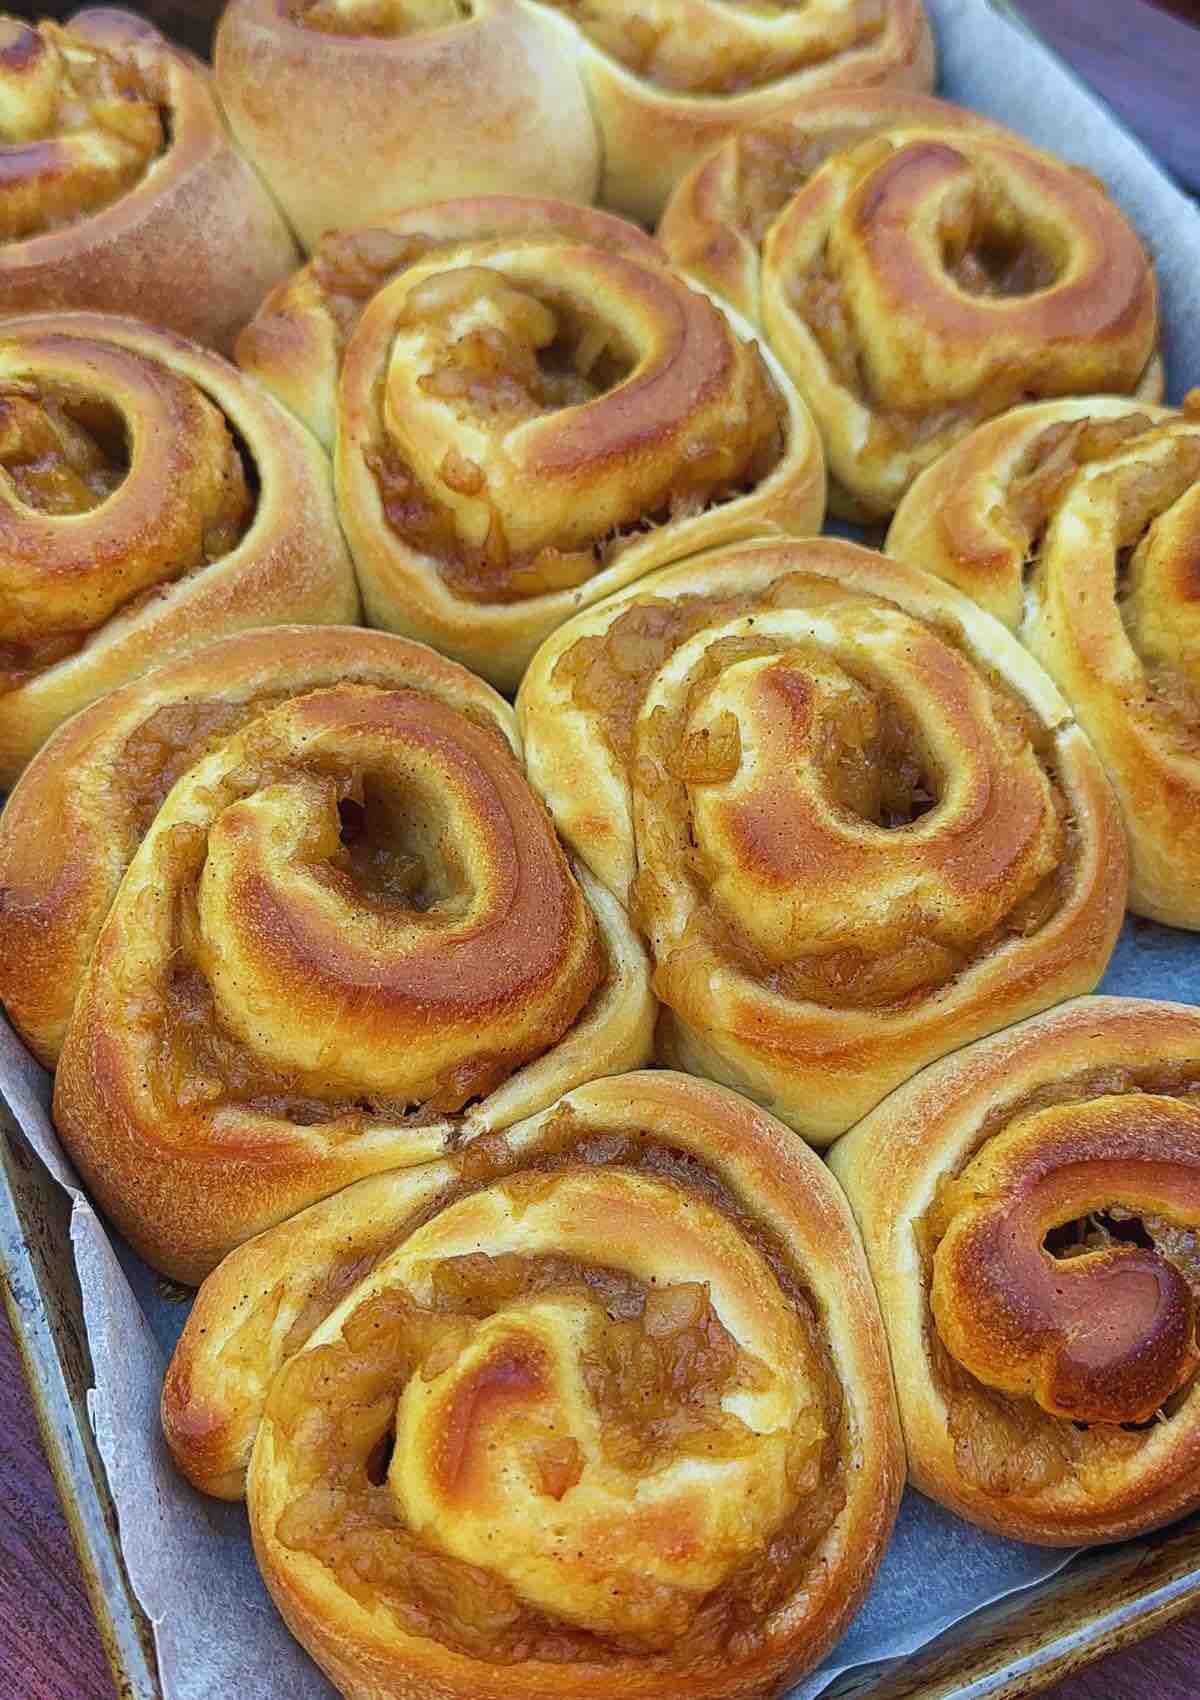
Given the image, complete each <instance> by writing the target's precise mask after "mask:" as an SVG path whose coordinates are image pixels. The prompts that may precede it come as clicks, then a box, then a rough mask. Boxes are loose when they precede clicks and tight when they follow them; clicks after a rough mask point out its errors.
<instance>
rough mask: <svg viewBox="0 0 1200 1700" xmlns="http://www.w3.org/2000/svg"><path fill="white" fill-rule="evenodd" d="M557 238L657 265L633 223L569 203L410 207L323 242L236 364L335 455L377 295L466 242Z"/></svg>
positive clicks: (484, 198) (269, 306)
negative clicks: (344, 378)
mask: <svg viewBox="0 0 1200 1700" xmlns="http://www.w3.org/2000/svg"><path fill="white" fill-rule="evenodd" d="M515 236H529V237H533V238H537V237H543V238H546V237H553V238H558V239H561V240H563V241H565V242H580V243H587V244H588V246H590V247H593V248H600V249H603V250H605V251H607V252H614V253H628V254H630V255H632V256H634V257H636V258H642V259H647V260H652V261H656V262H661V261H662V258H663V253H662V250H661V248H659V246H658V244H657V243H656V242H654V241H652V239H651V238H650V237H648V236H647V235H645V234H644V232H643V231H641V230H639V229H638V227H637V226H636V225H635V224H630V223H629V222H628V221H627V220H625V219H621V218H614V217H613V215H612V214H611V213H605V212H600V211H598V210H597V209H595V208H592V207H580V206H575V205H574V204H573V203H572V202H570V201H555V200H544V199H534V198H532V197H529V196H518V195H477V196H474V197H471V198H463V199H460V200H454V201H441V202H438V203H435V204H432V205H428V206H420V207H412V208H410V209H409V210H408V211H407V212H402V213H397V214H395V215H393V216H392V217H390V218H388V219H386V220H382V221H380V222H379V223H378V224H375V225H372V226H369V227H368V228H366V229H362V230H334V231H330V232H329V233H328V234H327V235H325V236H323V237H322V238H321V239H320V241H319V242H318V243H317V244H316V246H315V248H314V249H313V253H312V258H311V260H310V261H309V263H308V264H307V265H306V266H302V267H301V268H300V270H299V271H297V272H295V273H294V274H293V275H292V276H291V277H290V278H288V279H287V280H286V281H285V282H283V283H281V284H279V285H278V286H277V287H276V288H275V289H273V290H272V291H271V293H270V295H268V296H267V298H266V300H265V301H264V302H263V303H262V305H261V307H260V308H259V310H258V312H257V313H256V314H255V315H254V317H253V319H251V321H250V323H249V324H248V325H247V326H246V327H245V329H244V330H243V331H242V332H241V335H240V336H239V337H238V343H237V360H238V364H239V366H241V367H242V368H243V370H245V371H247V372H251V373H253V375H254V376H255V377H256V378H260V379H261V380H262V381H263V383H265V384H266V385H267V386H268V388H269V389H271V390H273V391H274V392H275V394H276V395H277V396H279V398H280V399H281V400H282V401H285V402H286V403H287V405H288V406H289V407H290V408H291V409H292V411H293V413H296V414H298V415H299V416H300V418H301V419H303V420H304V422H305V424H306V425H307V426H308V427H309V428H310V430H312V431H315V432H316V434H317V436H318V437H320V438H321V440H322V442H324V443H325V444H326V445H327V446H328V447H329V448H332V447H333V442H334V437H335V434H336V430H337V418H336V410H337V385H338V375H339V372H340V370H341V364H342V357H343V355H344V353H345V347H346V343H347V341H348V339H349V337H350V335H351V333H352V332H353V331H354V328H355V326H356V325H357V324H358V321H359V319H360V317H361V316H362V313H363V311H364V309H365V308H366V306H367V305H368V303H369V302H370V301H371V299H372V297H374V296H375V295H377V294H378V293H379V291H380V290H381V289H382V288H383V287H384V285H385V284H387V283H390V282H391V281H392V280H393V279H394V278H397V277H400V276H402V275H403V274H404V273H405V272H406V271H407V270H408V269H409V267H410V266H413V265H416V264H418V263H420V262H422V261H426V260H428V259H430V258H432V257H433V256H435V255H445V256H446V257H447V258H449V257H450V256H451V255H452V254H453V252H454V251H455V250H456V249H457V248H459V247H461V246H463V245H466V244H470V243H474V242H491V241H496V240H498V239H501V238H503V237H515Z"/></svg>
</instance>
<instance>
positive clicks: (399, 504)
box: [240, 199, 824, 689]
mask: <svg viewBox="0 0 1200 1700" xmlns="http://www.w3.org/2000/svg"><path fill="white" fill-rule="evenodd" d="M422 226H424V227H425V228H424V229H422ZM406 227H407V228H406ZM489 230H490V231H491V232H492V235H491V237H490V239H484V238H483V237H482V236H481V237H480V238H479V239H473V238H474V237H475V233H476V232H479V233H486V232H488V231H489ZM364 273H365V274H366V280H367V281H366V288H364V287H363V275H364ZM381 274H382V286H381V287H379V288H378V289H377V291H376V292H375V293H373V294H369V290H370V287H371V285H372V284H373V283H374V282H375V280H376V278H377V277H379V276H380V275H381ZM366 294H369V298H368V299H366V301H365V304H363V299H362V298H363V296H364V295H366ZM347 329H349V338H348V340H346V341H344V340H343V339H344V338H345V334H346V330H347ZM240 353H241V356H242V358H243V359H244V360H245V361H246V363H247V364H248V366H249V367H250V369H251V370H253V371H255V372H257V373H258V374H259V375H260V376H262V377H263V378H265V379H266V381H267V382H269V383H270V384H271V385H272V387H274V388H275V389H276V390H277V393H279V394H280V395H281V396H283V397H284V398H285V399H286V400H288V401H289V403H290V404H291V405H292V406H293V407H294V408H295V409H296V410H297V411H298V412H300V413H301V414H302V415H303V416H305V417H307V418H312V419H313V420H314V422H317V423H318V425H319V428H321V429H324V430H327V431H332V430H333V423H332V415H331V409H330V399H329V398H330V395H331V392H332V388H333V383H334V380H335V374H338V368H339V362H340V375H338V376H337V378H336V383H337V400H336V417H337V424H336V451H335V466H336V477H337V488H338V498H339V505H340V511H341V515H342V521H343V525H344V526H345V529H346V534H347V537H348V539H349V542H350V546H351V549H352V551H353V553H354V556H355V561H356V564H357V567H358V571H359V579H360V583H361V584H362V587H363V595H364V599H365V601H366V604H367V611H368V616H369V618H370V619H371V620H372V621H373V623H375V624H377V625H382V626H386V627H389V628H391V629H393V630H400V631H403V632H405V633H406V634H407V635H409V636H414V637H417V638H420V639H421V640H422V641H425V642H429V643H431V644H433V645H434V646H435V647H437V648H439V649H441V650H443V651H444V652H445V653H447V654H450V655H453V656H454V657H455V658H456V659H457V660H460V661H463V662H465V663H466V664H468V665H470V666H472V667H473V668H475V669H476V670H477V671H479V672H481V673H482V674H484V676H485V677H487V678H488V679H490V680H491V682H492V683H493V684H496V685H498V686H499V687H501V688H504V689H512V688H515V686H516V684H517V682H518V681H519V679H520V676H521V673H522V672H523V671H524V668H525V665H526V664H527V662H528V659H529V656H530V655H531V654H532V652H533V650H534V649H535V648H536V646H537V644H538V642H540V640H541V639H542V638H543V637H544V636H545V635H546V634H547V633H548V632H550V631H552V630H553V629H554V627H555V626H556V625H558V624H560V623H561V622H562V620H563V619H565V618H566V617H567V616H568V615H570V614H571V613H572V612H574V611H575V610H576V609H578V608H579V607H580V606H582V605H586V604H588V603H592V602H596V601H599V600H600V599H601V597H603V596H604V595H605V594H606V593H607V592H608V591H611V590H615V589H618V588H620V587H621V586H622V585H624V584H628V583H629V582H631V581H632V580H634V579H636V578H639V577H641V576H642V575H643V574H645V573H646V572H648V571H649V570H651V569H652V568H653V567H654V566H657V565H660V564H662V563H663V562H666V561H670V560H676V559H681V558H683V557H685V556H687V555H690V554H693V553H695V552H696V551H697V550H699V549H701V548H704V547H706V546H708V545H711V544H713V543H715V542H719V541H724V540H731V539H735V538H742V537H746V536H752V535H756V534H760V533H763V532H784V533H789V534H791V533H796V534H800V535H806V534H807V533H808V532H809V531H811V529H812V528H813V527H814V526H815V525H816V524H817V523H819V518H820V512H821V508H822V504H823V492H824V478H823V467H822V464H821V460H820V453H819V448H818V444H817V440H816V436H815V432H814V430H813V427H812V423H811V420H810V419H809V418H808V415H807V413H806V411H805V409H804V407H803V404H802V403H800V401H799V399H798V397H797V396H796V394H795V392H794V390H792V388H791V386H790V385H789V384H788V381H787V379H786V377H785V376H784V374H783V373H782V372H781V371H780V369H779V367H778V365H777V364H776V363H775V362H774V360H773V357H772V356H771V355H770V353H769V351H767V350H766V349H764V348H763V347H761V346H760V345H759V344H758V343H757V342H755V341H754V339H753V337H752V335H751V334H750V331H749V327H747V326H746V325H744V324H743V323H742V322H741V321H739V320H737V319H736V318H733V317H731V316H729V315H727V314H725V313H724V312H722V310H721V308H720V307H719V306H718V305H717V304H716V303H714V302H713V301H712V300H711V299H710V298H709V297H708V296H707V295H705V294H703V293H701V292H700V291H699V290H697V289H694V288H692V287H690V286H689V285H688V284H686V283H685V282H683V281H682V280H681V279H680V278H679V277H677V276H676V275H675V274H674V273H672V272H671V271H670V270H669V269H668V268H667V266H666V265H665V264H663V263H662V260H661V253H660V251H659V250H658V249H657V248H656V247H655V245H654V244H652V243H651V242H650V241H649V239H648V238H646V237H645V236H644V235H642V233H641V232H638V231H636V230H634V229H633V228H632V227H630V226H628V225H625V224H624V223H622V222H621V221H619V220H616V219H613V218H611V217H608V216H606V215H603V214H596V213H591V212H588V213H581V212H580V211H578V210H577V209H564V208H559V207H556V206H555V205H554V204H553V203H547V202H524V201H515V200H511V199H509V200H503V201H500V202H498V203H491V204H489V203H488V202H487V201H485V200H477V201H474V202H460V203H457V204H455V203H451V204H447V205H446V206H442V207H435V208H432V209H429V210H428V212H427V213H425V214H410V215H407V216H406V217H404V218H402V219H397V220H395V221H393V226H392V229H391V230H390V231H387V232H371V233H365V234H363V235H360V236H358V237H354V238H351V239H348V240H347V241H345V242H343V243H340V244H334V243H330V244H327V245H326V248H325V249H324V251H323V252H322V254H321V255H320V256H319V257H318V260H317V261H316V262H314V264H313V265H312V266H310V267H309V268H306V270H305V272H304V273H303V274H302V275H301V276H300V277H299V278H298V279H297V280H295V284H294V286H293V287H291V288H290V289H289V290H288V291H281V292H279V293H278V294H277V296H276V297H275V298H274V300H273V301H271V302H268V303H267V305H266V307H265V308H264V311H263V313H262V314H261V315H260V318H259V320H258V321H256V323H255V324H254V325H252V326H251V327H250V328H249V329H248V331H247V332H246V333H245V335H244V336H243V338H242V341H241V344H240Z"/></svg>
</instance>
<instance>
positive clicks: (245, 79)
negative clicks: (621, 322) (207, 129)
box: [214, 0, 599, 248]
mask: <svg viewBox="0 0 1200 1700" xmlns="http://www.w3.org/2000/svg"><path fill="white" fill-rule="evenodd" d="M576 53H577V49H576V46H575V41H574V32H573V31H572V30H571V29H570V28H569V27H568V26H566V25H565V24H564V23H563V22H562V20H561V19H560V18H558V17H557V16H555V14H554V13H553V12H552V11H548V10H543V9H542V8H541V7H539V6H533V5H526V4H525V3H524V0H463V3H462V4H459V3H458V0H230V3H229V4H228V5H227V6H226V8H225V11H224V13H223V15H222V18H221V22H220V26H219V28H218V30H217V38H216V46H215V53H214V57H215V64H216V85H217V92H218V93H219V95H220V97H221V102H222V104H223V106H224V108H225V112H226V115H227V116H228V119H229V122H230V126H231V127H232V130H233V133H234V136H235V137H236V138H237V141H238V143H239V145H240V146H241V147H242V148H244V150H245V152H246V153H247V155H248V156H249V157H250V159H251V160H253V162H254V164H255V165H256V166H257V167H258V169H259V170H260V171H261V172H262V174H263V176H264V177H265V179H266V181H267V183H268V184H269V186H270V188H271V189H272V191H273V192H274V194H275V196H276V198H277V199H278V201H279V204H280V206H282V208H283V210H284V212H285V213H286V214H287V216H288V218H289V219H290V220H291V222H292V225H293V228H294V229H295V230H296V231H297V233H298V234H299V237H300V240H301V241H302V242H303V243H304V245H305V247H306V248H311V247H312V246H313V244H314V243H315V242H316V241H317V239H318V237H320V236H322V235H324V233H325V232H326V231H327V230H339V229H344V228H347V227H351V226H355V225H363V224H369V223H371V222H372V221H373V220H375V219H379V218H383V217H385V216H387V215H388V214H391V213H395V212H398V211H400V210H401V209H402V208H404V207H407V206H413V205H419V204H420V203H421V202H424V201H439V200H443V199H445V197H447V196H449V195H482V194H487V193H488V192H489V191H490V190H496V189H499V190H505V191H508V192H512V193H514V194H541V195H560V196H562V197H563V199H565V200H570V201H590V200H591V199H592V197H593V195H594V194H595V190H596V183H597V175H598V172H599V147H598V142H597V138H596V132H595V126H594V124H593V123H592V120H591V117H590V115H589V113H588V104H587V97H586V95H585V93H584V89H583V84H582V82H581V81H580V77H579V73H578V71H577V69H576V66H575V59H576Z"/></svg>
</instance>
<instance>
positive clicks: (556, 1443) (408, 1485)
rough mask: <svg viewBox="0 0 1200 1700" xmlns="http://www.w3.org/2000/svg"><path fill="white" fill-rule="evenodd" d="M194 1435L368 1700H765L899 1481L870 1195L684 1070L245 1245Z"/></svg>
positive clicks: (183, 1386)
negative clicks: (849, 1186) (866, 1231)
mask: <svg viewBox="0 0 1200 1700" xmlns="http://www.w3.org/2000/svg"><path fill="white" fill-rule="evenodd" d="M163 1419H164V1426H165V1429H166V1434H167V1439H168V1441H169V1443H170V1446H171V1448H172V1451H173V1452H174V1454H175V1458H176V1461H177V1463H178V1464H179V1465H180V1467H181V1468H182V1469H183V1470H184V1472H185V1473H186V1474H187V1475H188V1476H189V1477H190V1479H191V1480H192V1481H193V1482H194V1483H195V1484H196V1485H197V1486H198V1487H200V1488H202V1489H203V1490H204V1491H206V1492H208V1493H215V1494H220V1495H222V1496H224V1497H228V1498H237V1497H239V1496H240V1495H241V1494H242V1492H243V1491H245V1492H247V1497H248V1500H249V1509H250V1522H251V1529H252V1532H253V1536H254V1545H255V1551H256V1554H257V1556H258V1561H259V1564H260V1566H261V1567H262V1570H263V1573H264V1575H265V1577H266V1580H267V1583H268V1586H269V1587H270V1589H271V1592H272V1595H273V1596H274V1598H275V1601H276V1604H277V1605H278V1606H279V1609H280V1610H281V1612H282V1613H283V1615H284V1617H285V1618H286V1619H287V1622H288V1624H289V1626H290V1627H291V1629H292V1631H293V1633H294V1634H295V1635H297V1637H298V1638H299V1639H300V1640H301V1641H302V1642H303V1644H304V1645H305V1647H307V1649H308V1650H309V1652H310V1653H312V1655H313V1657H314V1658H315V1659H316V1660H317V1662H318V1663H319V1664H320V1665H321V1667H322V1668H323V1669H324V1670H325V1671H326V1673H327V1674H328V1675H329V1676H330V1677H331V1678H332V1679H333V1681H334V1682H335V1683H336V1684H337V1685H338V1687H339V1688H340V1689H341V1691H342V1693H343V1694H345V1695H347V1696H348V1697H349V1700H374V1697H376V1696H379V1695H384V1694H388V1695H399V1694H422V1695H433V1694H436V1695H438V1696H440V1697H441V1700H457V1697H461V1700H524V1697H530V1700H533V1697H537V1700H551V1697H554V1696H560V1695H562V1694H564V1693H569V1694H570V1695H571V1696H572V1697H573V1700H605V1697H607V1696H630V1697H634V1696H637V1697H641V1700H676V1697H677V1696H679V1695H680V1694H682V1693H684V1692H686V1693H687V1694H688V1695H689V1696H695V1697H696V1700H735V1697H736V1700H756V1697H760V1696H761V1697H764V1700H765V1697H766V1696H768V1695H775V1694H777V1693H779V1692H780V1690H781V1689H782V1688H783V1687H786V1686H787V1683H788V1681H789V1679H792V1678H794V1677H796V1676H798V1675H799V1674H800V1673H801V1671H803V1670H805V1669H807V1668H808V1667H809V1666H810V1665H812V1664H815V1663H816V1662H817V1661H818V1660H819V1659H820V1658H821V1656H822V1655H823V1653H824V1652H825V1651H826V1649H827V1648H828V1647H829V1646H830V1645H831V1644H832V1643H833V1642H834V1641H835V1640H836V1639H837V1637H838V1635H839V1634H840V1633H841V1631H842V1630H843V1629H844V1628H845V1626H846V1624H847V1623H848V1622H849V1620H850V1618H851V1616H852V1615H853V1613H854V1611H855V1609H856V1608H857V1606H858V1604H859V1602H860V1601H861V1599H862V1598H863V1596H864V1594H865V1593H866V1591H867V1588H868V1587H869V1585H870V1582H871V1579H872V1577H873V1575H874V1572H875V1567H876V1565H877V1563H878V1560H879V1557H880V1555H881V1553H882V1550H883V1547H884V1545H885V1543H886V1541H887V1537H888V1534H889V1531H890V1529H891V1525H892V1520H893V1517H894V1515H895V1510H896V1504H897V1501H898V1498H899V1494H900V1489H901V1485H902V1481H903V1465H902V1448H901V1445H900V1437H899V1429H898V1426H897V1424H896V1418H895V1406H894V1401H893V1394H892V1388H891V1378H890V1372H889V1369H888V1361H887V1349H886V1345H885V1342H884V1337H883V1332H882V1328H881V1326H880V1322H879V1313H878V1308H877V1302H876V1299H875V1295H874V1293H873V1291H872V1290H871V1286H870V1279H869V1276H868V1274H867V1271H866V1265H865V1262H864V1260H863V1257H862V1251H861V1247H860V1245H859V1242H858V1239H857V1236H856V1234H855V1232H854V1225H853V1222H852V1221H851V1219H850V1214H849V1211H848V1209H847V1208H846V1204H845V1200H844V1199H843V1198H842V1196H841V1194H840V1193H839V1192H838V1190H837V1188H836V1187H835V1186H834V1184H833V1182H832V1181H831V1180H830V1178H829V1176H828V1174H827V1173H826V1171H825V1170H824V1168H823V1166H822V1165H821V1164H820V1163H819V1162H818V1161H817V1160H816V1159H815V1158H814V1157H813V1156H812V1154H811V1153H809V1152H807V1151H805V1149H804V1148H803V1147H802V1146H801V1145H800V1144H799V1143H798V1142H797V1141H795V1140H793V1139H791V1138H790V1137H789V1135H788V1134H787V1130H786V1129H784V1128H782V1127H781V1126H780V1125H779V1124H778V1123H777V1122H774V1121H772V1120H771V1118H770V1117H768V1116H766V1115H764V1114H762V1112H761V1111H758V1110H756V1109H754V1108H753V1106H752V1105H750V1104H748V1103H746V1101H745V1100H744V1099H740V1098H737V1097H736V1096H735V1095H734V1094H733V1093H731V1092H727V1091H725V1090H723V1089H722V1088H721V1087H717V1086H712V1085H709V1084H708V1083H706V1082H701V1081H696V1080H689V1079H687V1078H685V1077H684V1076H682V1075H675V1074H664V1073H654V1074H630V1075H624V1076H620V1077H618V1078H616V1079H612V1080H602V1081H599V1082H596V1083H595V1084H592V1085H589V1086H582V1087H579V1088H577V1089H576V1090H575V1091H573V1092H571V1093H569V1094H568V1095H567V1096H566V1097H565V1098H564V1099H562V1100H561V1101H560V1102H559V1103H558V1104H556V1105H555V1106H554V1107H553V1108H551V1109H549V1110H547V1111H546V1112H544V1113H543V1114H541V1115H539V1116H536V1117H534V1118H533V1119H532V1120H529V1121H525V1122H522V1123H521V1124H520V1125H519V1126H517V1127H514V1128H511V1129H510V1130H509V1131H508V1132H507V1133H505V1134H493V1135H490V1136H489V1137H487V1138H485V1139H482V1140H478V1141H476V1142H475V1143H473V1144H471V1145H468V1146H467V1147H466V1148H465V1149H464V1150H461V1151H459V1152H458V1153H456V1154H453V1155H450V1156H447V1157H446V1158H445V1159H443V1160H442V1161H440V1162H437V1163H431V1164H428V1165H426V1166H425V1167H424V1168H420V1169H408V1170H404V1171H393V1172H391V1173H388V1174H384V1175H377V1176H374V1177H372V1178H371V1179H369V1180H364V1181H360V1182H358V1183H357V1185H355V1186H353V1187H350V1188H348V1189H347V1190H346V1191H345V1192H342V1193H340V1194H338V1195H337V1196H336V1197H335V1198H330V1199H327V1200H325V1201H324V1202H323V1203H320V1204H316V1205H314V1206H312V1207H311V1208H310V1209H308V1210H306V1211H305V1212H304V1213H303V1214H302V1215H300V1216H298V1217H296V1218H295V1219H294V1220H293V1221H291V1222H288V1223H284V1224H281V1226H280V1227H278V1228H276V1229H274V1230H272V1231H270V1232H268V1233H266V1234H263V1235H262V1236H261V1237H259V1238H258V1239H256V1240H253V1241H251V1242H250V1243H249V1244H248V1245H245V1246H243V1247H242V1248H241V1249H240V1250H239V1251H237V1252H234V1253H233V1254H232V1255H231V1256H230V1257H229V1258H228V1259H226V1261H225V1262H224V1263H223V1264H222V1265H221V1267H220V1268H219V1269H218V1270H217V1271H216V1272H215V1273H214V1274H213V1275H211V1276H210V1277H209V1279H208V1280H207V1281H206V1282H205V1284H204V1286H203V1288H202V1289H201V1291H200V1294H199V1297H198V1298H197V1301H196V1305H195V1308H194V1309H193V1311H192V1314H191V1317H190V1319H189V1321H188V1325H187V1328H186V1329H185V1331H184V1334H183V1337H182V1339H181V1340H180V1343H179V1346H178V1348H177V1350H176V1353H175V1356H174V1358H173V1359H172V1362H171V1366H170V1369H169V1371H168V1374H167V1380H166V1386H165V1388H164V1392H163ZM247 1464H249V1481H248V1485H247V1484H246V1471H247Z"/></svg>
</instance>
